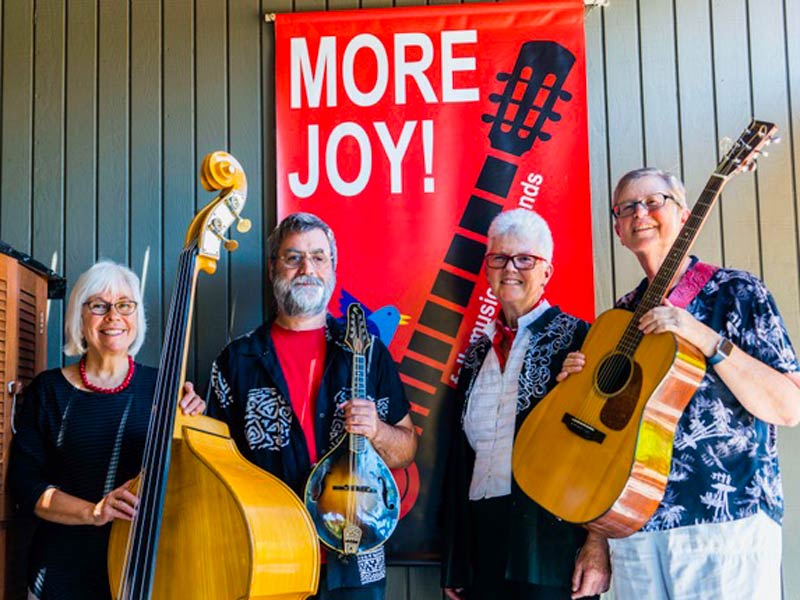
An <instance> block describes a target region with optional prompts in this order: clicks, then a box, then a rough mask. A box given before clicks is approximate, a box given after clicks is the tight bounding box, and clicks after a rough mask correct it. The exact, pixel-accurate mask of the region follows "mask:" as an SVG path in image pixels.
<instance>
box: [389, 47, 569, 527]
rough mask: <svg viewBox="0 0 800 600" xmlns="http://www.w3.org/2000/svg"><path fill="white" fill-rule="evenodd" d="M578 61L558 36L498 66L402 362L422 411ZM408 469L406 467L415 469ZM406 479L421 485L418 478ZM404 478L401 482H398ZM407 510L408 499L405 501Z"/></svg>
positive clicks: (436, 389) (434, 405)
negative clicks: (499, 221)
mask: <svg viewBox="0 0 800 600" xmlns="http://www.w3.org/2000/svg"><path fill="white" fill-rule="evenodd" d="M574 64H575V56H574V55H573V54H572V53H571V52H570V51H569V50H568V49H566V48H565V47H564V46H561V45H560V44H558V43H556V42H549V41H530V42H526V43H524V44H523V45H522V47H521V48H520V51H519V53H518V55H517V58H516V61H515V64H514V67H513V69H512V71H511V72H510V73H505V72H501V73H498V74H497V76H496V77H497V80H498V81H500V82H502V83H504V84H505V85H504V88H503V91H502V93H499V94H495V93H493V94H491V95H490V96H489V100H490V101H491V102H492V103H494V104H496V105H497V107H496V111H495V113H494V114H492V115H488V114H487V115H483V117H482V118H483V121H484V122H486V123H491V124H492V127H491V129H490V132H489V135H488V137H489V142H490V146H491V151H490V152H489V153H488V154H487V156H486V158H485V160H484V163H483V166H482V168H481V171H480V174H479V175H478V180H477V182H476V183H475V186H474V192H473V194H472V196H470V199H469V201H468V202H467V205H466V207H465V209H464V211H463V213H462V215H461V217H460V219H459V223H458V227H457V229H456V231H455V232H454V233H453V236H452V240H451V242H450V246H449V248H448V250H447V252H446V255H445V257H444V259H443V263H442V265H441V267H440V269H439V272H438V274H437V276H436V279H435V281H434V284H433V287H432V289H431V290H430V292H429V294H428V296H427V298H426V301H425V304H424V306H423V308H422V311H421V314H420V317H419V319H418V321H417V323H416V325H415V329H414V332H413V334H412V336H411V338H410V341H409V343H408V347H407V348H406V350H405V351H404V353H403V357H402V360H401V361H400V363H399V371H400V374H401V378H402V380H403V382H404V384H405V389H406V393H407V395H408V399H409V400H410V401H411V405H412V410H413V411H415V412H417V413H420V414H422V415H425V416H427V415H428V414H429V413H430V412H431V411H432V410H446V407H447V406H448V405H449V404H450V403H448V402H446V398H447V395H448V394H450V393H451V392H452V389H453V382H452V381H449V382H448V383H444V382H443V378H444V373H445V371H446V370H447V369H448V367H447V365H448V364H450V356H451V353H452V352H453V350H455V351H456V352H459V351H460V350H461V349H460V348H458V347H457V345H458V342H457V338H458V332H459V330H460V329H461V326H462V321H463V320H464V313H465V311H466V310H467V307H468V305H469V304H470V302H471V300H472V298H473V296H474V295H475V293H474V292H475V284H476V283H477V280H478V277H479V275H480V272H481V268H482V265H483V256H484V254H485V253H486V234H487V231H488V229H489V224H490V223H491V221H492V219H493V218H494V217H495V216H496V215H497V214H498V213H500V212H501V211H502V210H503V208H504V206H505V202H506V201H507V198H508V197H509V195H510V190H511V187H512V184H513V182H514V178H515V177H516V175H517V171H518V169H519V167H520V165H521V157H523V156H524V155H525V154H527V153H528V152H530V151H531V150H532V148H533V147H534V144H535V142H536V141H537V140H539V141H540V142H547V141H548V140H550V139H551V136H552V133H551V132H550V131H547V130H546V127H547V126H548V125H552V124H557V123H558V121H560V120H561V115H560V113H559V112H558V111H557V110H556V108H557V107H558V105H559V103H560V104H563V103H566V102H569V101H570V100H572V94H571V93H570V92H569V91H567V90H565V89H564V83H565V81H566V79H567V76H568V75H569V74H570V72H571V70H572V67H573V65H574ZM411 467H414V471H409V470H407V473H408V474H409V475H417V473H416V468H415V465H413V464H412V465H411ZM408 485H415V486H416V487H417V489H418V487H419V480H418V475H417V477H416V479H414V478H413V477H409V478H408ZM402 488H403V486H402V485H401V490H402ZM403 508H404V512H405V511H406V507H405V505H404V507H403Z"/></svg>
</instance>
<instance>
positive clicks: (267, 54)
mask: <svg viewBox="0 0 800 600" xmlns="http://www.w3.org/2000/svg"><path fill="white" fill-rule="evenodd" d="M291 7H292V0H264V4H263V8H264V11H265V12H276V13H280V12H286V11H290V10H291ZM263 34H264V35H263V37H262V40H261V48H262V53H261V63H262V65H263V73H264V79H263V81H262V84H263V90H264V98H263V104H262V105H263V107H264V109H263V111H262V112H261V116H262V119H263V120H264V139H263V141H262V146H261V147H262V150H263V152H264V163H263V167H264V171H263V173H264V177H263V180H262V182H263V186H264V188H263V189H264V192H263V194H264V214H263V219H264V221H263V223H262V227H263V231H264V253H263V256H264V265H265V266H266V265H267V264H268V261H269V256H268V252H269V250H268V248H267V243H266V242H267V236H268V235H269V232H270V231H272V229H273V228H274V227H275V225H276V213H277V207H276V202H275V199H276V196H277V192H276V182H275V169H276V166H275V148H276V140H275V102H274V98H275V24H274V23H269V24H267V25H266V26H265V27H264V30H263ZM263 302H264V310H265V312H266V311H267V302H268V298H267V295H266V294H265V297H264V298H263Z"/></svg>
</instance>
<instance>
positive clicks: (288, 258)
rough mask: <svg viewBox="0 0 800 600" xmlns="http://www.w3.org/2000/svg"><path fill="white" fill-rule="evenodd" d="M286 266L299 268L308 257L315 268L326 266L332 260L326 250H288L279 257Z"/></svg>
mask: <svg viewBox="0 0 800 600" xmlns="http://www.w3.org/2000/svg"><path fill="white" fill-rule="evenodd" d="M277 258H278V260H280V261H281V262H282V263H283V264H284V266H286V267H288V268H290V269H299V268H300V266H301V265H302V264H303V261H305V259H306V258H308V259H309V260H310V261H311V264H312V265H314V267H315V268H317V269H319V268H321V267H325V266H327V265H328V263H329V262H331V257H330V256H328V255H327V254H325V253H324V252H321V251H320V252H287V253H286V254H284V255H283V256H279V257H277Z"/></svg>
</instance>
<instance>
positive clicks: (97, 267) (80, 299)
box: [64, 260, 147, 356]
mask: <svg viewBox="0 0 800 600" xmlns="http://www.w3.org/2000/svg"><path fill="white" fill-rule="evenodd" d="M106 292H107V293H109V294H113V295H117V294H129V297H130V299H131V300H133V301H134V302H136V312H135V313H134V314H135V315H136V337H135V338H134V340H133V342H132V343H131V345H130V347H129V348H128V354H130V355H131V356H135V355H136V353H137V352H138V351H139V349H140V348H141V347H142V344H143V343H144V336H145V334H146V333H147V321H146V320H145V317H144V302H143V301H142V292H141V289H140V287H139V277H137V276H136V273H134V272H133V271H131V270H130V269H129V268H128V267H125V266H123V265H120V264H117V263H115V262H112V261H110V260H101V261H99V262H97V263H95V264H94V265H92V266H91V267H90V268H89V269H88V270H87V271H85V272H84V273H82V274H81V276H80V277H78V280H77V281H76V282H75V286H74V287H73V288H72V292H71V293H70V295H69V304H67V314H66V315H65V318H64V337H65V338H66V343H65V344H64V354H66V355H67V356H83V355H84V354H86V351H87V347H86V340H85V339H83V331H82V328H81V324H82V319H81V309H82V308H83V304H84V302H86V300H88V299H89V298H91V297H92V296H95V295H98V294H103V293H106Z"/></svg>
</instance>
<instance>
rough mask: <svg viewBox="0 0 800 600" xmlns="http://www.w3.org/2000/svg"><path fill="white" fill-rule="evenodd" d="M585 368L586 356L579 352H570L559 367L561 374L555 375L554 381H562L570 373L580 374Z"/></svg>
mask: <svg viewBox="0 0 800 600" xmlns="http://www.w3.org/2000/svg"><path fill="white" fill-rule="evenodd" d="M585 366H586V356H584V355H583V354H581V353H580V352H570V353H569V354H567V358H565V359H564V364H563V365H561V372H560V373H559V374H558V375H556V381H564V380H565V379H566V378H567V377H569V376H570V375H571V374H572V373H580V372H581V371H583V367H585Z"/></svg>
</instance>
